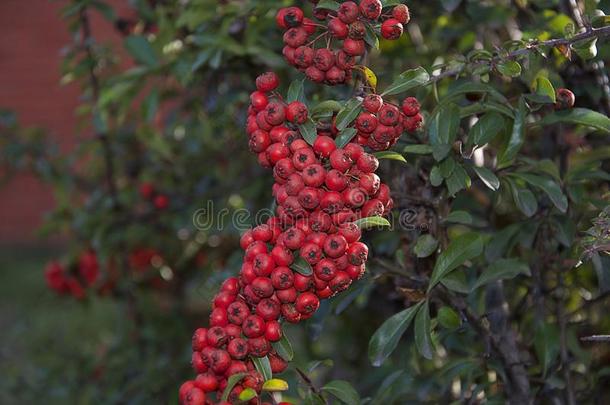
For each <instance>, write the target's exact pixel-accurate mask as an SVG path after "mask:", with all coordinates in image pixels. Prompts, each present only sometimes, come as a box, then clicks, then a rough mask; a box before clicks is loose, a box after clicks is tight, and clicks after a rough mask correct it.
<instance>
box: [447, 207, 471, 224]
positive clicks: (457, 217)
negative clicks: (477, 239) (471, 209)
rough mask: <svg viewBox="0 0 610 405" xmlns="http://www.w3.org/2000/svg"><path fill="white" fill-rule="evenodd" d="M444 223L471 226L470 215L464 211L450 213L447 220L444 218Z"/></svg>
mask: <svg viewBox="0 0 610 405" xmlns="http://www.w3.org/2000/svg"><path fill="white" fill-rule="evenodd" d="M445 222H453V223H455V224H464V225H471V224H472V215H470V214H469V213H468V212H466V211H459V210H458V211H452V212H451V213H450V214H449V215H447V218H445Z"/></svg>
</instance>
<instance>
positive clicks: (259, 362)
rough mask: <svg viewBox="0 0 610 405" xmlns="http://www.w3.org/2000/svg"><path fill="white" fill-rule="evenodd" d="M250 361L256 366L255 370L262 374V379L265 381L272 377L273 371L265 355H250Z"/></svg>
mask: <svg viewBox="0 0 610 405" xmlns="http://www.w3.org/2000/svg"><path fill="white" fill-rule="evenodd" d="M250 358H251V359H252V362H253V363H254V367H256V371H258V372H259V373H261V375H262V376H263V380H265V381H267V380H270V379H272V378H273V372H272V371H271V363H270V362H269V358H268V357H267V356H265V357H253V356H251V357H250Z"/></svg>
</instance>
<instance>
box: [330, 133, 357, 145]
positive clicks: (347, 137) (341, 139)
mask: <svg viewBox="0 0 610 405" xmlns="http://www.w3.org/2000/svg"><path fill="white" fill-rule="evenodd" d="M357 133H358V130H357V129H356V128H345V129H344V130H343V131H341V132H339V134H338V135H337V137H336V138H335V145H337V148H343V147H344V146H345V145H347V144H348V143H349V141H351V140H352V139H353V138H354V136H356V134H357Z"/></svg>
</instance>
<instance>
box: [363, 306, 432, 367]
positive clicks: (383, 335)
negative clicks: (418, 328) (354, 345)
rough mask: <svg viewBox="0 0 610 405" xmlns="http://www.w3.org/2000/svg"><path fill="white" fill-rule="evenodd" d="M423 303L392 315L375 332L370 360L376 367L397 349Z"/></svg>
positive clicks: (370, 344)
mask: <svg viewBox="0 0 610 405" xmlns="http://www.w3.org/2000/svg"><path fill="white" fill-rule="evenodd" d="M421 304H422V303H421V302H419V303H417V304H416V305H413V306H412V307H409V308H407V309H405V310H402V311H400V312H398V313H397V314H394V315H392V316H391V317H389V318H388V319H386V321H385V322H384V323H383V324H382V325H381V326H380V327H379V329H377V330H376V331H375V333H374V334H373V336H372V337H371V340H370V341H369V359H370V361H371V364H373V366H375V367H379V366H381V364H382V363H383V362H384V361H385V359H387V358H388V356H389V355H390V354H392V352H393V351H394V349H396V346H397V345H398V342H399V340H400V338H401V336H402V335H403V334H404V333H405V331H406V330H407V328H408V327H409V325H410V324H411V321H412V320H413V318H414V317H415V314H416V313H417V310H418V308H419V307H420V306H421Z"/></svg>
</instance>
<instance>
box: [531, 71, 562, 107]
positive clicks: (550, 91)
mask: <svg viewBox="0 0 610 405" xmlns="http://www.w3.org/2000/svg"><path fill="white" fill-rule="evenodd" d="M534 90H535V91H536V94H539V95H541V96H545V97H548V98H549V99H550V101H551V102H553V103H554V102H555V101H556V100H557V98H556V96H555V88H554V87H553V84H552V83H551V82H550V81H549V79H547V78H546V77H544V76H537V77H536V80H535V81H534Z"/></svg>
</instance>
